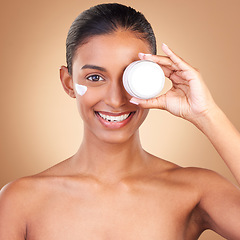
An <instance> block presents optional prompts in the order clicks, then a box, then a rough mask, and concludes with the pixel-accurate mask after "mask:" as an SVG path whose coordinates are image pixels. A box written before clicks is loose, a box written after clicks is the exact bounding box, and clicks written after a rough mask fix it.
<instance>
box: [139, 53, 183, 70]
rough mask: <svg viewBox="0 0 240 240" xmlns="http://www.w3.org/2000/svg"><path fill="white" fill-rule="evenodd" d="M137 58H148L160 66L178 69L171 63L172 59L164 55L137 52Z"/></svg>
mask: <svg viewBox="0 0 240 240" xmlns="http://www.w3.org/2000/svg"><path fill="white" fill-rule="evenodd" d="M138 56H139V58H140V59H141V60H150V61H153V62H156V63H157V64H159V65H161V66H166V67H168V68H169V69H171V70H178V69H179V68H178V67H177V66H176V65H175V64H174V63H173V61H172V60H171V59H170V58H169V57H166V56H160V55H152V54H145V53H139V54H138Z"/></svg>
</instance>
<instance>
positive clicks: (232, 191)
mask: <svg viewBox="0 0 240 240" xmlns="http://www.w3.org/2000/svg"><path fill="white" fill-rule="evenodd" d="M196 176H197V174H196ZM197 178H198V182H200V185H199V188H201V189H202V197H201V200H200V203H199V207H200V208H202V209H203V210H204V211H205V212H206V213H207V214H205V215H204V220H205V223H206V226H207V227H208V228H209V229H212V230H213V231H215V232H217V233H218V234H220V235H221V236H223V237H224V238H226V239H232V240H233V239H240V231H239V229H240V191H239V189H237V187H235V186H234V185H232V184H231V183H230V182H228V181H227V180H226V179H224V178H223V177H221V176H219V175H218V174H216V173H214V172H212V171H208V170H205V171H204V172H202V173H200V174H199V175H198V176H197ZM199 180H200V181H199ZM196 184H197V183H196Z"/></svg>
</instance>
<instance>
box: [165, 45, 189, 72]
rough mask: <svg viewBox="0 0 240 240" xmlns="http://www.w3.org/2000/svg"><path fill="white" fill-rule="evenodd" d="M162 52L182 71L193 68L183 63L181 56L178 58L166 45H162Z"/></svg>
mask: <svg viewBox="0 0 240 240" xmlns="http://www.w3.org/2000/svg"><path fill="white" fill-rule="evenodd" d="M162 50H163V52H164V53H165V54H167V56H169V57H170V59H171V60H172V61H173V63H174V64H175V65H176V66H177V67H179V68H180V69H181V70H189V69H191V68H192V67H191V66H190V65H189V64H187V63H186V62H185V61H183V60H182V59H181V58H180V57H179V56H177V55H176V54H175V53H174V52H173V51H172V50H171V49H170V48H169V47H168V46H167V45H166V44H165V43H163V44H162Z"/></svg>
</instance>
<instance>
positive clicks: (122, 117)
mask: <svg viewBox="0 0 240 240" xmlns="http://www.w3.org/2000/svg"><path fill="white" fill-rule="evenodd" d="M98 114H99V115H100V117H101V118H103V119H104V120H106V121H109V122H122V121H124V120H125V119H127V118H128V117H129V116H130V113H128V114H123V115H120V116H109V115H105V114H102V113H100V112H98Z"/></svg>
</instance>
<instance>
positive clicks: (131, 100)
mask: <svg viewBox="0 0 240 240" xmlns="http://www.w3.org/2000/svg"><path fill="white" fill-rule="evenodd" d="M129 102H130V103H132V104H135V105H139V103H138V102H135V101H134V100H133V99H130V101H129Z"/></svg>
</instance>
